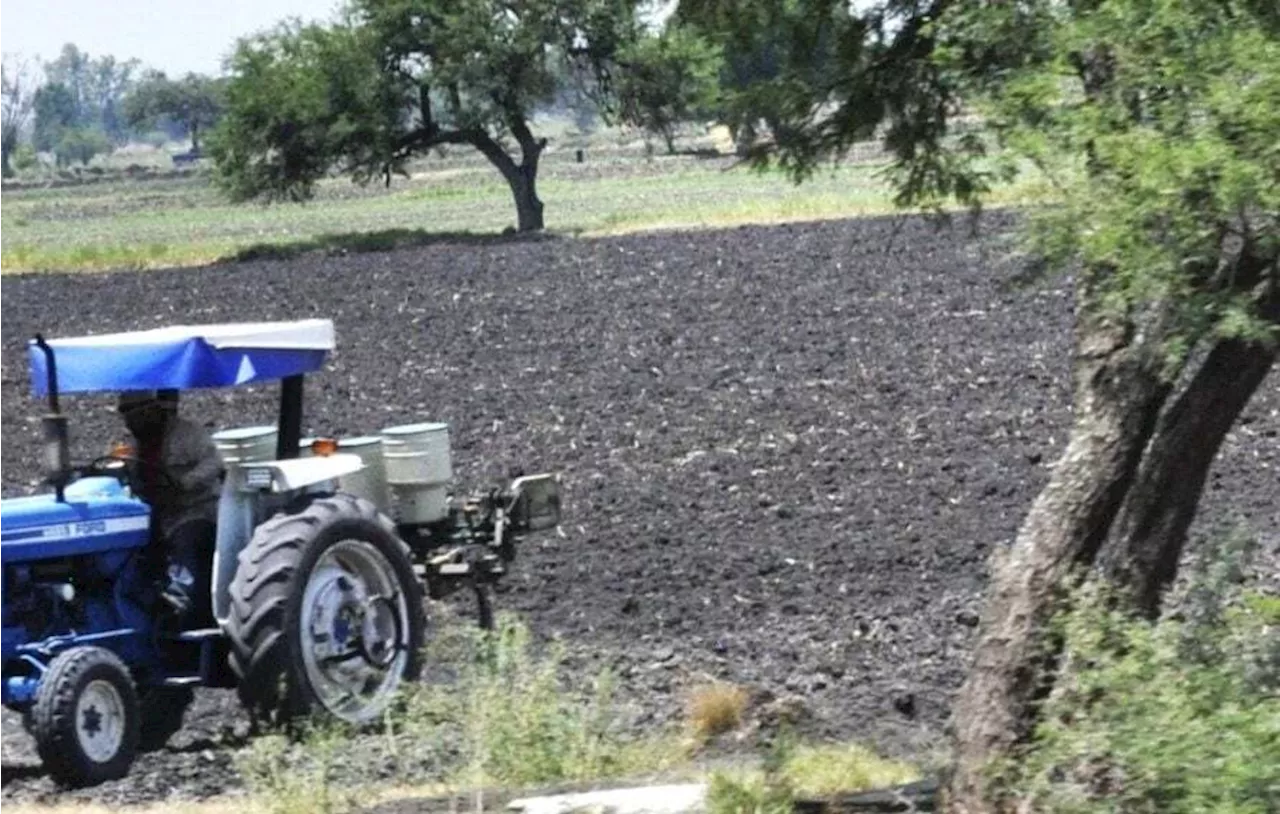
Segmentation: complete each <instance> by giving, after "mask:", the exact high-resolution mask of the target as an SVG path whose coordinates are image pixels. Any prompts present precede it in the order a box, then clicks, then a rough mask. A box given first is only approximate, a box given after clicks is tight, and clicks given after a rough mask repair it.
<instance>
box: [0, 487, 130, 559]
mask: <svg viewBox="0 0 1280 814" xmlns="http://www.w3.org/2000/svg"><path fill="white" fill-rule="evenodd" d="M150 526H151V510H150V508H149V507H148V506H147V504H146V503H144V502H143V501H141V500H139V499H138V498H136V497H134V496H133V495H132V494H131V493H130V492H129V490H128V489H126V488H124V487H123V486H122V485H121V484H120V482H119V481H117V480H116V479H115V478H84V479H82V480H78V481H76V482H75V483H72V484H70V485H69V486H67V489H66V502H63V503H59V502H58V501H57V499H55V498H54V496H53V495H37V496H35V497H18V498H9V499H6V500H3V501H0V557H2V558H3V560H4V563H5V564H6V565H8V564H10V563H15V562H29V561H32V560H45V559H51V558H55V557H75V556H80V555H85V554H97V553H101V552H104V551H117V550H120V549H128V548H137V547H139V546H143V545H146V543H147V540H148V539H149V538H150V534H149V530H150Z"/></svg>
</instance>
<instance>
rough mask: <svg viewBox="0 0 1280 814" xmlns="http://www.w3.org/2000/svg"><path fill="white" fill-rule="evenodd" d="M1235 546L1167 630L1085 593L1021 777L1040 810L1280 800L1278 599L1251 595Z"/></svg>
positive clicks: (1260, 806)
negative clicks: (1243, 581) (1242, 584)
mask: <svg viewBox="0 0 1280 814" xmlns="http://www.w3.org/2000/svg"><path fill="white" fill-rule="evenodd" d="M1242 551H1243V547H1242V546H1240V545H1239V544H1238V541H1237V542H1228V544H1227V545H1225V546H1224V547H1223V548H1222V549H1221V550H1220V551H1219V552H1217V554H1216V555H1215V556H1212V557H1210V558H1209V560H1208V562H1209V565H1208V566H1206V567H1205V568H1203V569H1201V570H1200V573H1199V574H1198V576H1197V577H1196V578H1194V579H1193V580H1192V582H1191V585H1190V588H1189V589H1188V590H1187V591H1186V593H1185V596H1184V597H1183V599H1182V601H1181V602H1180V603H1178V605H1177V606H1176V607H1175V609H1174V610H1173V611H1172V612H1171V613H1169V614H1168V615H1167V616H1166V618H1164V619H1162V620H1161V621H1159V622H1158V623H1154V624H1152V623H1149V622H1146V621H1140V620H1135V619H1133V618H1131V617H1128V616H1126V615H1125V614H1122V613H1120V612H1118V611H1116V610H1113V609H1112V607H1113V604H1114V603H1109V602H1108V601H1107V599H1108V598H1107V596H1106V593H1105V591H1104V590H1102V589H1100V588H1099V587H1098V586H1096V585H1093V586H1089V587H1087V588H1086V589H1085V590H1083V591H1082V592H1081V595H1080V597H1079V599H1078V601H1077V602H1076V603H1075V607H1074V608H1073V609H1072V610H1071V611H1070V612H1069V613H1067V614H1065V615H1064V617H1063V618H1062V619H1061V622H1060V623H1061V631H1062V637H1063V638H1062V641H1063V643H1064V650H1063V653H1064V658H1063V663H1064V666H1063V669H1062V671H1061V675H1060V676H1059V679H1058V682H1057V684H1056V686H1055V689H1054V692H1053V693H1052V694H1051V695H1050V696H1049V698H1048V699H1047V700H1046V708H1045V715H1044V717H1043V723H1042V724H1041V726H1040V727H1039V728H1038V729H1037V731H1036V733H1035V737H1034V740H1033V745H1032V747H1031V749H1030V750H1029V751H1028V753H1027V755H1026V756H1025V761H1024V762H1023V763H1022V765H1021V766H1018V767H1015V768H1013V769H1011V770H1010V771H1011V772H1012V776H1013V777H1014V778H1015V780H1014V782H1015V783H1016V784H1017V786H1018V789H1017V791H1018V794H1019V796H1021V797H1022V798H1024V800H1025V801H1026V802H1027V803H1028V804H1029V805H1030V806H1031V808H1032V810H1035V811H1044V812H1058V813H1061V814H1067V813H1068V812H1070V813H1071V814H1077V813H1078V814H1094V813H1095V812H1113V811H1125V812H1152V814H1154V813H1155V812H1160V813H1161V814H1192V813H1193V812H1209V811H1212V812H1217V814H1262V813H1263V812H1268V811H1275V805H1276V801H1277V800H1280V695H1278V694H1277V689H1278V688H1280V626H1278V625H1277V621H1278V619H1277V613H1276V610H1277V600H1276V598H1275V597H1271V596H1265V595H1262V594H1259V593H1256V592H1255V593H1250V592H1248V591H1246V590H1243V589H1242V588H1241V587H1240V585H1239V582H1240V579H1241V569H1240V568H1239V563H1240V559H1241V557H1242V556H1243V554H1242Z"/></svg>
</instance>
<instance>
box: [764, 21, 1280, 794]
mask: <svg viewBox="0 0 1280 814" xmlns="http://www.w3.org/2000/svg"><path fill="white" fill-rule="evenodd" d="M810 5H811V8H810V10H809V15H808V17H809V19H812V20H818V19H826V20H830V19H835V20H836V22H837V24H836V25H835V26H833V28H832V30H831V31H830V32H829V34H830V35H831V36H833V37H834V38H835V40H836V42H837V45H836V47H835V48H834V50H833V52H832V53H833V61H832V66H831V70H829V71H823V72H820V73H819V74H817V75H816V80H817V81H814V79H812V78H809V77H812V76H814V75H812V74H806V73H805V69H804V66H803V65H802V66H796V67H791V66H786V65H784V66H783V69H782V70H781V71H780V72H779V76H778V78H777V79H775V80H772V81H771V82H770V83H769V86H768V87H767V88H765V90H766V91H776V90H778V89H780V88H784V87H785V88H787V90H788V93H787V94H786V95H785V96H783V95H778V94H776V93H774V94H772V95H770V96H769V97H766V98H772V99H774V100H775V103H776V105H777V110H776V115H777V116H778V117H779V119H781V120H783V121H784V122H785V124H786V126H785V127H784V128H782V129H781V130H780V132H778V133H776V134H775V139H776V141H775V143H774V144H771V145H766V146H765V148H763V149H761V150H760V151H759V152H758V153H757V159H758V160H759V161H760V162H762V163H770V162H774V161H776V162H779V163H781V164H782V165H783V166H786V167H788V168H789V169H791V170H792V171H793V172H795V173H796V174H797V176H798V177H803V176H804V175H805V174H806V173H808V172H809V171H811V170H812V168H813V167H814V166H815V165H816V163H817V162H818V161H819V160H822V159H824V158H827V157H832V156H839V155H841V154H842V153H843V152H844V151H845V150H846V149H847V148H848V147H849V146H850V145H851V144H852V143H854V142H855V141H858V140H862V139H866V138H869V137H871V136H872V135H873V134H876V133H880V134H881V135H882V137H883V139H884V142H885V145H886V147H887V148H888V149H889V150H890V152H891V154H892V155H893V156H894V158H895V160H894V165H893V167H892V176H891V177H892V178H893V179H894V180H895V181H896V183H897V185H898V190H899V198H900V200H902V201H903V202H907V203H919V204H926V205H938V204H940V203H942V202H944V201H945V200H947V199H955V200H959V201H962V202H964V203H968V204H970V205H975V206H976V205H978V204H980V202H981V199H982V196H983V194H984V193H985V192H987V191H988V190H989V189H990V188H991V187H992V186H993V185H994V184H995V183H996V182H997V181H999V180H1001V179H1006V178H1010V177H1012V176H1013V174H1014V173H1015V172H1017V171H1018V169H1019V167H1020V166H1023V165H1028V164H1029V165H1031V166H1033V167H1035V168H1036V172H1037V173H1038V174H1039V175H1040V177H1042V178H1043V179H1045V183H1046V190H1047V191H1046V193H1045V195H1046V200H1045V204H1046V205H1045V206H1042V207H1037V208H1036V209H1034V210H1031V211H1029V212H1026V213H1025V214H1024V217H1025V219H1026V223H1027V235H1028V248H1029V249H1030V251H1031V252H1032V256H1033V257H1036V258H1038V259H1039V261H1041V262H1042V264H1043V266H1044V268H1045V269H1046V270H1058V271H1063V270H1068V269H1070V270H1074V272H1075V312H1076V327H1075V335H1074V359H1073V402H1074V411H1073V425H1072V431H1071V436H1070V439H1069V441H1068V444H1067V447H1066V449H1065V451H1064V453H1063V456H1062V458H1061V459H1060V460H1059V461H1058V463H1057V465H1056V466H1055V468H1054V470H1053V474H1052V476H1051V478H1050V480H1049V482H1048V484H1047V485H1046V486H1045V488H1044V490H1043V491H1042V492H1041V494H1040V495H1039V496H1038V497H1037V499H1036V500H1035V502H1034V504H1033V505H1032V507H1031V509H1030V511H1029V513H1028V515H1027V517H1026V520H1025V521H1024V523H1023V525H1022V527H1021V529H1020V530H1019V532H1018V535H1017V537H1016V539H1015V540H1014V541H1013V544H1012V545H1011V546H1010V547H1008V548H1006V549H1004V550H1001V551H998V552H997V553H996V554H995V555H994V558H993V561H992V564H991V581H990V585H989V588H988V594H987V599H986V604H985V608H984V611H983V614H982V621H981V625H980V630H979V635H978V640H977V643H976V647H975V653H974V660H973V665H972V668H971V670H970V672H969V675H968V679H967V681H966V683H965V685H964V687H963V688H962V690H961V691H960V693H959V695H958V697H957V699H956V703H955V708H954V710H953V717H954V730H955V740H956V744H955V746H956V766H955V771H954V773H953V775H952V778H951V780H950V783H949V792H948V803H947V805H948V806H949V808H950V810H952V811H956V812H961V811H963V812H971V813H972V812H978V811H991V810H996V811H1004V810H1012V808H1013V806H1014V805H1015V802H1014V801H1012V800H1010V799H1009V798H1008V797H1007V794H1006V790H1005V789H1004V787H1003V786H1002V785H1001V784H1000V782H999V779H998V776H997V775H995V774H993V773H992V769H993V767H996V766H998V765H999V764H1000V763H1001V762H1002V761H1005V760H1016V759H1017V756H1018V754H1019V750H1020V749H1021V748H1022V747H1023V746H1024V745H1025V743H1026V741H1027V739H1028V737H1029V735H1030V733H1031V731H1032V728H1033V726H1034V724H1035V722H1036V716H1037V714H1038V709H1039V707H1038V703H1037V702H1038V700H1039V699H1040V698H1042V697H1043V696H1044V694H1045V693H1046V692H1047V690H1048V688H1049V687H1050V686H1051V684H1052V681H1053V678H1054V670H1055V665H1056V664H1057V662H1058V657H1059V655H1060V653H1059V649H1060V647H1061V643H1060V642H1058V641H1056V640H1055V639H1054V637H1053V635H1052V628H1051V626H1050V624H1049V622H1050V620H1051V618H1052V617H1053V616H1054V615H1055V613H1056V612H1058V611H1059V610H1061V608H1062V599H1063V597H1064V596H1065V595H1066V594H1067V592H1068V589H1069V588H1070V587H1071V586H1072V585H1073V584H1074V582H1075V580H1076V578H1077V576H1078V575H1079V574H1080V573H1081V571H1082V569H1090V568H1092V569H1097V570H1101V571H1103V572H1104V573H1105V574H1106V575H1108V576H1109V577H1110V578H1111V580H1112V581H1113V583H1114V585H1115V587H1116V588H1117V590H1118V591H1120V595H1121V596H1123V597H1125V598H1126V601H1127V602H1128V607H1129V608H1130V609H1131V611H1132V612H1133V613H1135V614H1137V615H1140V616H1152V615H1154V614H1155V613H1156V612H1157V611H1158V610H1159V607H1160V600H1161V596H1162V592H1163V589H1164V588H1165V587H1166V586H1167V585H1168V584H1169V582H1170V581H1171V580H1172V579H1173V577H1174V576H1175V575H1176V573H1177V568H1178V564H1179V561H1180V559H1181V555H1182V550H1183V546H1184V544H1185V542H1186V538H1187V530H1188V527H1189V525H1190V523H1191V520H1192V518H1193V516H1194V514H1195V511H1196V506H1197V504H1198V502H1199V499H1200V496H1201V492H1202V490H1203V487H1204V483H1205V478H1206V474H1207V470H1208V467H1209V465H1210V463H1211V462H1212V460H1213V458H1214V457H1215V455H1216V453H1217V450H1218V448H1219V446H1220V445H1221V443H1222V441H1223V438H1224V437H1225V435H1226V433H1227V432H1228V430H1229V429H1230V428H1231V426H1232V425H1233V424H1234V422H1235V420H1236V418H1237V417H1238V416H1239V414H1240V412H1241V411H1242V409H1243V408H1244V406H1245V405H1246V404H1247V402H1248V401H1249V399H1250V398H1251V396H1252V394H1253V393H1254V391H1255V390H1256V389H1257V388H1258V387H1259V386H1260V384H1261V382H1262V381H1263V380H1264V379H1265V377H1266V375H1267V373H1268V371H1269V370H1270V369H1271V368H1272V367H1273V365H1274V362H1275V359H1276V355H1277V345H1278V344H1280V183H1277V180H1278V179H1280V151H1277V150H1276V148H1275V144H1276V135H1275V134H1276V133H1278V132H1280V10H1278V9H1277V6H1276V5H1275V4H1274V3H1272V2H1269V0H1089V2H1060V0H1023V2H1019V3H973V2H961V0H932V2H927V3H919V2H914V0H884V2H881V3H879V4H876V5H875V6H874V7H870V8H866V7H863V6H858V7H857V8H859V9H863V10H861V11H856V12H848V13H844V14H842V15H840V16H837V17H835V18H832V17H830V16H829V15H830V14H831V12H832V10H833V9H842V8H846V6H845V5H844V4H843V3H838V2H834V0H832V1H831V2H827V1H826V0H814V2H812V3H811V4H810ZM791 22H793V23H794V24H795V25H797V26H799V27H800V28H801V31H802V33H803V27H804V25H805V24H804V23H803V21H802V20H801V21H795V20H792V21H791ZM961 117H964V118H965V119H966V120H967V121H968V122H969V123H970V127H968V128H967V129H964V130H960V129H958V128H957V126H956V125H957V121H958V120H960V119H961ZM975 117H976V119H977V124H976V126H974V125H972V122H973V121H974V119H975Z"/></svg>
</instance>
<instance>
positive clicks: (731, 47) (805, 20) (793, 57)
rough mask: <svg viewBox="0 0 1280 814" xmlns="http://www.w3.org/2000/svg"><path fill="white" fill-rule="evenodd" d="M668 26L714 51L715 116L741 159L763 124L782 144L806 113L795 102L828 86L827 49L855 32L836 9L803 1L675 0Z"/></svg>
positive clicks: (832, 57) (830, 58) (832, 62)
mask: <svg viewBox="0 0 1280 814" xmlns="http://www.w3.org/2000/svg"><path fill="white" fill-rule="evenodd" d="M674 21H675V25H677V26H681V27H686V28H688V29H690V30H693V31H696V32H698V33H699V34H701V35H702V36H704V37H706V38H708V39H709V40H711V41H712V42H714V43H715V44H716V45H718V46H720V48H721V50H722V53H723V59H722V61H721V71H720V78H719V84H720V86H721V94H720V96H719V99H718V102H719V104H718V105H717V109H716V114H717V118H718V119H719V120H720V121H721V122H723V123H724V124H726V125H728V127H729V128H730V130H731V131H732V132H733V134H734V138H735V140H736V141H737V142H738V145H739V149H740V150H741V151H743V152H750V151H751V150H752V149H753V147H754V146H756V140H757V138H758V137H759V136H760V135H761V134H760V132H759V127H760V123H761V121H763V122H764V123H765V124H766V125H767V127H768V129H769V134H770V136H772V137H773V138H775V139H783V140H785V139H786V131H787V130H789V129H790V128H792V127H793V126H794V124H793V122H792V121H791V119H792V118H793V117H799V118H803V117H804V116H806V115H807V113H808V111H807V110H805V111H802V110H801V109H800V108H799V107H796V106H795V103H797V102H799V103H800V104H803V103H804V100H805V99H807V98H808V90H807V89H808V88H811V87H816V86H819V85H822V86H825V85H826V84H828V79H827V78H826V75H827V74H828V72H830V71H832V70H834V69H837V68H838V64H837V61H836V54H835V53H834V52H833V48H834V47H835V46H836V45H837V44H838V43H839V42H841V39H842V36H844V35H845V32H847V29H848V27H849V26H850V25H851V24H853V25H860V23H859V22H858V20H857V18H856V17H854V16H852V15H850V14H848V13H846V11H845V8H844V6H843V5H842V4H834V3H812V2H805V1H804V0H787V1H786V2H781V3H779V2H761V0H681V2H680V3H678V5H677V7H676V11H675V17H674ZM850 39H852V38H850ZM797 94H798V95H797Z"/></svg>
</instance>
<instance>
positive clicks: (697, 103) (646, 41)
mask: <svg viewBox="0 0 1280 814" xmlns="http://www.w3.org/2000/svg"><path fill="white" fill-rule="evenodd" d="M618 61H619V62H620V63H621V65H622V66H623V71H622V72H621V76H620V77H619V78H618V87H617V94H618V100H619V113H620V117H621V119H622V121H624V122H626V123H628V124H632V125H635V126H636V127H640V128H642V129H643V130H645V131H647V132H649V133H653V134H655V135H658V136H659V137H661V138H662V139H663V141H665V142H666V145H667V150H668V151H669V152H674V151H675V135H676V128H677V127H679V126H680V125H681V124H683V123H685V122H688V121H689V120H691V119H693V118H695V117H702V116H707V115H708V114H709V113H710V112H711V111H712V109H713V107H714V106H715V104H716V102H717V100H718V98H719V84H718V82H719V74H720V70H721V66H722V63H723V58H722V56H721V51H720V48H719V47H718V46H715V45H713V44H712V43H710V42H708V41H707V40H706V39H704V38H703V37H701V36H700V35H698V34H697V33H696V32H695V31H694V30H693V29H692V28H688V27H681V26H669V27H668V28H667V29H666V30H665V31H663V32H662V33H661V34H660V35H657V36H652V35H651V36H644V37H641V38H640V39H638V40H636V41H635V42H634V43H631V44H629V45H628V46H627V47H625V48H623V49H622V51H621V52H620V53H619V55H618Z"/></svg>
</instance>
